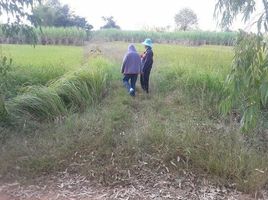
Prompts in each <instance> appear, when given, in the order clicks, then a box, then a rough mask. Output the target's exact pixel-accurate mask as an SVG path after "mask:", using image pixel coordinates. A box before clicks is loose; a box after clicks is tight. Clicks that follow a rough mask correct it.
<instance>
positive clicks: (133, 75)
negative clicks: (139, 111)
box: [121, 44, 142, 96]
mask: <svg viewBox="0 0 268 200" xmlns="http://www.w3.org/2000/svg"><path fill="white" fill-rule="evenodd" d="M141 66H142V64H141V58H140V55H139V54H138V53H137V51H136V48H135V46H134V45H133V44H131V45H129V46H128V51H127V53H126V55H125V57H124V60H123V64H122V68H121V73H123V74H124V78H123V83H124V85H125V87H126V88H127V90H128V92H129V94H130V95H131V96H135V91H136V81H137V78H138V75H139V74H140V73H141Z"/></svg>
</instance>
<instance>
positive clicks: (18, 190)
mask: <svg viewBox="0 0 268 200" xmlns="http://www.w3.org/2000/svg"><path fill="white" fill-rule="evenodd" d="M37 182H38V181H37ZM262 195H265V194H262ZM37 199H38V200H98V199H107V200H110V199H145V200H146V199H156V200H160V199H180V200H189V199H193V200H213V199H215V200H250V199H255V198H253V197H250V196H248V195H242V194H241V193H239V192H237V191H232V190H230V189H227V188H224V187H217V186H214V185H213V184H212V183H210V182H209V181H207V180H206V179H204V178H200V177H197V176H195V175H193V174H191V173H188V174H184V175H181V176H178V175H177V176H176V175H173V174H171V173H168V172H166V173H164V171H162V173H158V174H154V173H153V172H152V171H150V170H149V169H146V168H144V169H143V170H142V171H140V172H139V174H133V176H132V175H131V174H130V177H129V179H128V180H125V181H123V182H118V183H113V184H111V185H109V186H106V187H104V186H101V185H99V184H98V183H96V182H94V181H91V180H88V179H87V178H86V177H83V176H80V175H70V174H68V173H67V172H64V173H60V174H58V175H57V176H53V177H50V178H49V179H48V178H47V177H46V178H45V179H44V178H41V179H40V180H39V182H38V184H37V185H27V186H23V185H21V184H19V183H17V182H16V183H12V184H5V185H1V186H0V200H37ZM260 199H268V198H267V196H266V197H265V196H262V198H260Z"/></svg>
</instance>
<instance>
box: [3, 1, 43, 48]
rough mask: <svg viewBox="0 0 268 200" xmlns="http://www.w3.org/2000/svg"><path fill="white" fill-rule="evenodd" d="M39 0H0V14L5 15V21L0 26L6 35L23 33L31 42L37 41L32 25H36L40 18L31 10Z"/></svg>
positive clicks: (11, 35)
mask: <svg viewBox="0 0 268 200" xmlns="http://www.w3.org/2000/svg"><path fill="white" fill-rule="evenodd" d="M38 3H41V0H16V1H14V0H0V15H1V16H3V15H4V16H6V17H7V22H6V23H5V24H3V25H2V26H1V29H2V31H3V33H4V35H5V36H6V37H14V36H17V35H19V34H21V35H24V36H25V37H26V38H28V39H29V40H30V41H32V43H33V44H35V43H36V41H37V36H36V33H35V31H34V27H35V28H36V27H38V26H39V24H40V20H39V19H38V17H36V16H35V15H34V14H33V13H32V10H33V8H34V5H35V4H38Z"/></svg>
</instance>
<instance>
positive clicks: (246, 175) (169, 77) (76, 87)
mask: <svg viewBox="0 0 268 200" xmlns="http://www.w3.org/2000/svg"><path fill="white" fill-rule="evenodd" d="M127 46H128V44H127V43H122V42H117V43H98V44H91V45H90V46H89V47H87V48H85V49H84V50H83V49H82V48H77V47H37V48H36V49H35V50H34V49H30V48H29V47H28V46H19V47H18V46H9V45H8V46H3V47H2V48H3V49H4V50H5V51H6V52H9V53H10V55H12V56H13V58H14V63H16V65H15V66H14V69H13V70H14V72H12V73H16V70H17V69H20V68H23V69H24V71H25V73H24V74H25V76H28V78H27V79H29V80H31V79H32V78H33V76H32V74H31V70H32V69H33V68H34V67H36V68H37V69H39V70H37V71H36V73H37V75H36V76H40V77H42V76H46V78H44V80H46V81H44V83H45V84H44V85H37V83H38V82H32V83H31V84H30V85H31V87H28V88H27V90H24V91H22V92H20V93H18V94H16V96H14V97H10V98H9V99H7V100H6V103H7V107H8V109H9V111H10V112H12V113H13V118H12V119H14V120H17V122H16V123H14V122H13V121H12V122H11V124H12V126H8V125H6V126H1V127H0V143H1V149H0V177H5V178H11V179H14V178H17V177H26V178H28V179H29V178H33V177H35V176H38V175H40V174H50V173H53V172H54V171H57V170H65V169H66V168H67V167H68V169H69V170H73V171H75V172H79V173H82V174H85V175H87V176H91V175H90V174H92V173H91V172H92V171H93V172H94V173H93V174H94V177H95V178H96V177H97V179H98V180H99V181H100V182H102V183H103V180H106V181H114V180H117V179H118V177H119V178H120V177H122V178H123V177H124V176H127V174H124V173H122V171H123V172H125V173H127V171H128V170H130V171H131V170H135V169H134V168H133V166H134V165H135V163H137V162H139V161H142V162H145V163H148V164H149V165H151V167H152V168H157V167H159V166H162V165H164V166H167V167H168V168H169V169H172V170H176V171H180V170H193V171H195V172H198V173H199V172H200V173H206V174H208V175H210V176H213V177H215V179H217V180H219V182H221V183H223V184H233V183H234V184H235V186H236V188H238V189H241V190H243V191H247V192H255V191H257V190H260V189H262V188H264V187H265V185H266V184H267V182H268V178H267V177H268V176H267V166H268V156H267V154H268V153H267V140H265V138H263V137H262V134H260V133H261V132H253V133H252V134H251V135H243V134H241V133H240V132H239V130H238V124H236V123H235V122H233V123H229V122H228V120H225V119H222V117H221V116H220V115H219V113H218V109H217V105H218V103H219V101H220V99H221V98H222V95H223V91H222V87H223V82H224V79H225V76H226V75H227V73H228V70H229V67H230V64H231V60H232V57H233V52H232V49H231V48H229V47H222V46H199V47H185V46H177V45H155V46H154V54H155V62H154V68H153V71H152V79H151V94H149V95H146V94H144V93H142V91H141V89H140V87H139V86H138V92H137V96H136V97H135V98H131V97H130V96H129V95H128V94H127V92H126V91H125V89H124V88H123V87H122V84H121V76H120V74H119V73H120V65H121V61H122V57H123V54H124V52H125V51H126V49H127ZM96 48H98V49H100V50H101V55H96V54H91V53H90V52H91V50H92V49H96ZM137 48H138V50H139V52H142V51H143V47H142V46H141V45H139V44H137ZM19 49H20V50H19ZM44 52H45V53H44ZM33 55H35V56H34V57H32V56H33ZM36 57H39V58H42V59H34V58H36ZM26 58H28V59H26ZM29 58H33V62H31V61H29ZM50 58H51V59H50ZM61 59H62V61H61ZM63 60H64V61H63ZM48 62H51V65H52V66H54V67H55V68H53V69H52V71H49V70H47V69H49V66H50V64H48ZM29 65H32V66H31V67H29V68H28V66H29ZM23 66H24V67H23ZM47 67H48V68H47ZM40 68H42V69H44V71H45V74H43V73H42V70H41V71H40ZM54 70H55V73H54ZM58 70H59V71H60V73H58ZM61 70H62V71H61ZM54 74H58V75H57V76H54ZM18 76H19V74H18ZM52 80H53V81H52ZM38 84H39V83H38ZM138 85H139V84H138ZM17 87H18V86H17ZM14 116H15V117H14ZM29 116H30V118H28V117H29ZM257 133H258V134H257ZM148 155H150V156H148ZM178 157H179V158H180V162H178V161H177V160H178ZM11 158H12V159H11ZM111 158H112V159H111ZM151 158H154V159H151ZM156 160H157V163H156ZM73 163H75V164H76V165H75V167H72V166H73V165H72V164H73ZM160 164H161V165H160ZM107 169H109V170H108V171H107ZM119 171H120V173H119ZM111 172H112V173H113V174H115V175H114V176H111Z"/></svg>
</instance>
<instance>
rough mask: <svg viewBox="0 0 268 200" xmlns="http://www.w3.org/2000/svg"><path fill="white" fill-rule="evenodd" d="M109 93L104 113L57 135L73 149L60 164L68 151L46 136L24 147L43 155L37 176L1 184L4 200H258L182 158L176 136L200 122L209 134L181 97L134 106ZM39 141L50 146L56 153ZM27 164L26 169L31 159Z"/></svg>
mask: <svg viewBox="0 0 268 200" xmlns="http://www.w3.org/2000/svg"><path fill="white" fill-rule="evenodd" d="M111 88H112V90H111V93H110V95H109V96H108V97H107V98H106V99H105V100H104V102H103V103H102V104H101V106H100V107H98V108H96V109H94V110H89V112H87V113H85V114H83V115H81V116H77V117H72V120H71V121H72V122H69V123H66V124H62V125H57V126H58V127H57V128H55V129H54V130H55V132H57V133H58V134H61V131H60V130H65V131H63V132H64V137H65V141H58V144H59V143H65V145H67V144H68V143H69V146H68V147H66V146H65V148H66V149H69V151H68V152H67V151H65V152H64V155H65V156H63V157H62V159H61V160H60V162H61V163H59V162H58V159H59V158H58V157H56V158H53V156H52V155H51V153H52V152H53V150H51V149H53V148H54V150H55V152H56V151H62V149H61V148H59V147H58V146H57V145H56V144H57V141H54V143H55V144H54V145H53V144H51V143H50V142H52V139H51V141H50V142H49V141H48V140H47V138H46V137H45V136H44V135H43V136H41V135H39V136H38V138H32V139H30V138H28V139H26V138H25V139H24V142H26V141H27V142H28V144H29V145H31V148H33V149H36V150H37V152H36V153H37V154H39V155H37V157H38V158H37V157H36V158H35V157H32V161H31V163H32V165H29V166H28V168H29V169H31V171H29V172H26V174H24V175H27V176H29V174H27V173H34V174H35V175H34V176H33V177H32V179H28V181H25V180H24V181H23V179H22V181H20V182H11V183H10V184H1V186H0V194H1V193H3V194H5V195H6V200H11V199H13V198H16V199H37V198H38V199H41V200H45V199H182V200H186V199H193V200H195V199H196V200H197V199H201V200H206V199H237V200H246V199H248V200H249V199H253V198H251V196H250V195H243V194H241V193H240V192H237V191H235V190H234V189H233V188H232V187H226V186H224V185H222V184H218V181H209V180H212V179H211V178H209V177H208V176H207V174H206V173H205V172H204V171H198V170H193V168H191V167H190V160H187V159H188V158H187V156H186V154H184V151H186V150H184V149H183V147H180V146H176V145H178V144H179V143H177V142H175V143H173V142H174V141H172V140H173V139H175V138H174V137H171V136H172V135H173V134H174V131H176V132H178V133H180V132H181V133H187V132H188V131H190V130H191V129H192V131H193V129H195V128H197V126H195V124H196V123H200V122H202V123H201V124H200V126H201V127H203V128H202V130H203V129H204V130H206V129H207V128H206V129H205V128H204V127H207V126H210V125H209V121H207V118H206V114H205V113H204V112H203V113H202V112H200V110H199V109H198V108H197V107H195V106H192V105H191V104H188V103H187V101H186V100H187V99H185V98H184V97H183V96H182V95H181V93H180V92H179V91H176V92H171V93H166V94H157V93H156V91H155V86H154V88H153V89H152V94H150V95H146V94H144V93H142V92H141V90H140V89H139V90H138V93H137V96H136V97H135V98H132V97H130V96H129V95H128V94H127V93H126V91H125V89H124V88H123V87H122V86H121V84H120V83H117V84H114V85H112V87H111ZM59 126H61V127H59ZM66 126H68V128H67V127H66ZM193 126H195V127H193ZM52 129H53V127H51V130H52ZM37 134H38V133H37ZM43 134H44V133H43ZM45 134H50V137H51V136H53V137H56V138H54V140H60V139H63V138H61V137H62V136H58V135H57V136H56V135H51V133H45ZM170 137H171V138H170ZM175 137H176V139H178V138H179V137H182V135H180V134H179V135H178V137H177V136H175ZM74 138H75V139H74ZM171 139H172V140H171ZM40 140H41V141H46V142H47V144H50V152H46V150H45V147H44V146H42V145H41V143H42V142H40ZM38 141H39V142H38ZM67 141H68V142H67ZM21 142H22V141H21ZM36 142H37V143H36ZM21 150H22V151H25V150H26V149H21ZM41 150H42V151H41ZM26 151H27V150H26ZM38 151H41V152H38ZM55 152H54V154H55ZM62 153H63V152H62ZM54 156H55V155H54ZM45 157H46V158H49V157H51V158H50V159H51V160H50V161H51V162H52V163H54V167H55V166H58V165H60V169H59V170H58V171H54V169H53V168H52V169H49V168H46V167H45V166H44V165H43V164H44V163H42V158H45ZM24 159H25V162H24V164H26V163H27V161H26V159H27V158H24ZM29 161H30V160H29ZM52 163H51V164H52ZM42 165H43V166H42ZM18 167H19V166H18ZM24 167H27V166H26V165H24ZM33 167H34V168H33ZM39 167H43V168H41V169H40V168H39ZM38 168H39V169H38ZM17 170H18V169H17ZM36 170H37V171H36ZM38 170H41V171H39V172H38ZM49 170H52V171H51V172H49ZM193 171H195V172H193ZM42 174H43V175H42ZM45 174H47V175H45ZM31 175H32V174H31ZM29 180H31V181H29ZM215 180H216V179H215ZM261 194H262V195H265V193H264V192H263V193H261ZM0 197H1V196H0ZM263 197H265V196H263Z"/></svg>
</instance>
